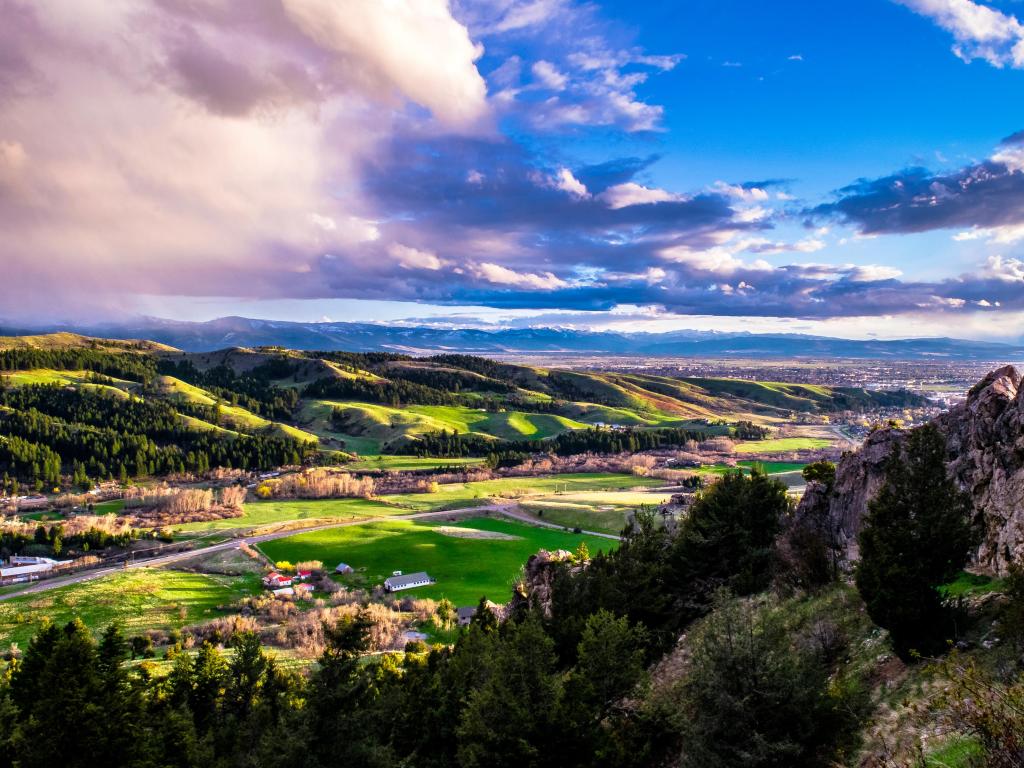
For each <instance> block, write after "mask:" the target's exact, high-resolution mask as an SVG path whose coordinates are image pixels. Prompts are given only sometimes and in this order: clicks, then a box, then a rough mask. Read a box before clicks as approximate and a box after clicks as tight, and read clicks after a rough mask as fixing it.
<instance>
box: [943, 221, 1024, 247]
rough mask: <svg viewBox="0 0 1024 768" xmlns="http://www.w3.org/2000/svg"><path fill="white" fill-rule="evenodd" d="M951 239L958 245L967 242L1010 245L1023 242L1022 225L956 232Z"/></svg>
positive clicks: (1023, 229) (1023, 230)
mask: <svg viewBox="0 0 1024 768" xmlns="http://www.w3.org/2000/svg"><path fill="white" fill-rule="evenodd" d="M953 239H954V240H956V241H957V242H958V243H961V242H966V241H969V240H987V241H988V242H989V243H994V244H998V245H1010V244H1012V243H1016V242H1019V241H1021V240H1024V224H1006V225H1004V226H1001V227H987V228H986V227H979V228H977V229H968V230H966V231H964V232H957V233H956V234H955V235H953Z"/></svg>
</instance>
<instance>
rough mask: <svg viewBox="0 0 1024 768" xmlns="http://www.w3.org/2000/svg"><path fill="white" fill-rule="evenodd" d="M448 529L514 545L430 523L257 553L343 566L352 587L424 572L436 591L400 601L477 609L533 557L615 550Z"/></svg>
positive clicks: (552, 538) (300, 538) (277, 544)
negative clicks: (444, 601) (581, 549)
mask: <svg viewBox="0 0 1024 768" xmlns="http://www.w3.org/2000/svg"><path fill="white" fill-rule="evenodd" d="M448 527H449V528H459V529H466V530H470V531H472V530H476V531H489V532H492V533H497V534H499V535H500V534H503V535H504V536H507V537H515V538H498V539H495V538H460V537H457V536H450V535H446V534H443V533H439V532H438V531H437V530H436V529H437V528H438V526H437V525H436V524H433V523H424V522H420V521H412V520H394V521H389V522H381V523H369V524H367V525H357V526H352V527H349V528H333V529H330V530H325V531H316V532H312V533H304V534H297V535H295V536H289V537H288V538H284V539H275V540H274V541H267V542H264V543H263V544H261V545H260V549H261V550H263V552H264V554H266V555H267V557H269V558H270V559H271V560H274V561H278V560H288V561H290V562H293V563H294V562H298V561H301V560H321V561H323V563H324V564H325V565H326V566H328V567H332V568H333V567H334V566H336V565H337V564H338V563H339V562H345V563H348V564H349V565H351V566H352V567H353V568H355V569H357V571H358V573H357V574H356V576H355V577H353V578H352V580H353V582H358V581H361V580H362V581H365V583H366V584H367V585H368V586H375V585H377V584H381V583H382V582H383V581H384V579H385V578H387V577H388V576H390V575H391V573H392V571H396V570H400V571H404V572H405V573H413V572H415V571H426V572H427V573H429V574H430V576H431V577H432V578H434V579H435V580H436V581H437V583H436V584H434V585H432V586H429V587H421V588H419V589H411V590H409V591H408V592H402V593H401V594H402V595H408V596H410V597H430V598H434V599H438V598H441V597H447V598H448V599H450V600H451V601H452V602H454V603H455V604H456V605H475V604H476V603H477V601H478V600H479V599H480V597H481V596H483V595H486V596H488V597H489V598H491V599H492V600H494V601H495V602H505V601H507V600H508V599H509V597H510V594H511V589H512V583H513V581H514V579H515V578H516V576H517V574H518V573H519V570H520V568H521V567H522V565H523V564H524V563H525V562H526V560H527V558H528V557H529V556H530V555H532V554H534V553H535V552H537V550H539V549H547V550H555V549H568V550H574V549H576V547H577V546H578V545H579V543H580V542H581V541H586V542H587V547H588V548H589V549H590V551H591V553H593V552H596V551H597V550H599V549H604V550H607V549H609V548H610V547H614V546H615V542H614V541H611V540H609V539H603V538H598V537H594V536H581V535H575V534H571V533H563V532H562V531H556V530H553V529H545V528H539V527H534V526H530V525H524V524H521V523H515V522H511V521H506V520H492V519H477V520H469V521H465V522H461V523H458V524H456V525H450V526H448ZM485 535H486V534H485ZM364 569H365V570H364Z"/></svg>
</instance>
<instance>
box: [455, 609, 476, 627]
mask: <svg viewBox="0 0 1024 768" xmlns="http://www.w3.org/2000/svg"><path fill="white" fill-rule="evenodd" d="M456 613H457V614H458V617H459V626H460V627H468V626H469V623H470V622H471V621H472V620H473V617H474V616H476V606H474V605H466V606H463V607H461V608H459V609H458V611H456Z"/></svg>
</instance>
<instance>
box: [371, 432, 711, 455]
mask: <svg viewBox="0 0 1024 768" xmlns="http://www.w3.org/2000/svg"><path fill="white" fill-rule="evenodd" d="M709 437H710V435H709V434H708V433H707V432H702V431H699V430H691V429H680V428H677V427H662V428H655V429H634V428H628V429H606V428H601V427H595V428H592V429H574V430H568V431H566V432H562V433H560V434H558V435H556V436H554V437H551V438H548V439H546V440H543V441H540V440H494V439H493V438H489V437H485V436H483V435H478V434H473V433H459V432H449V431H447V430H441V431H440V432H428V433H426V434H423V435H420V436H419V437H418V439H417V440H416V441H415V442H398V443H390V444H388V445H385V446H384V447H383V451H384V452H385V453H396V454H401V453H409V452H411V453H413V454H415V455H417V456H423V457H432V458H458V457H469V456H472V457H489V456H496V457H499V459H501V458H505V457H510V458H514V457H516V456H519V457H523V458H525V457H527V456H531V455H535V454H538V453H550V454H554V455H556V456H576V455H579V454H582V453H637V452H638V451H650V450H655V449H658V448H678V447H681V446H685V445H686V444H687V443H690V442H695V441H696V442H699V441H701V440H707V439H708V438H709Z"/></svg>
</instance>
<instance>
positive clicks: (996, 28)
mask: <svg viewBox="0 0 1024 768" xmlns="http://www.w3.org/2000/svg"><path fill="white" fill-rule="evenodd" d="M895 1H896V2H897V3H899V4H900V5H905V6H906V7H908V8H910V9H911V10H913V11H915V12H916V13H919V14H921V15H922V16H927V17H928V18H930V19H932V21H934V22H935V23H936V24H938V25H939V26H940V27H941V28H942V29H944V30H946V31H947V32H949V33H951V34H952V35H953V39H954V40H955V41H956V43H955V44H954V46H953V53H955V54H956V55H957V56H958V57H960V58H961V59H963V60H964V61H967V62H969V61H972V60H973V59H983V60H985V61H987V62H988V63H989V64H991V65H992V66H994V67H1004V66H1010V67H1016V68H1022V67H1024V24H1021V23H1020V21H1018V20H1017V17H1016V16H1012V15H1010V14H1006V13H1002V12H1001V11H998V10H996V9H995V8H990V7H988V6H986V5H982V4H980V3H975V2H972V0H895Z"/></svg>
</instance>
